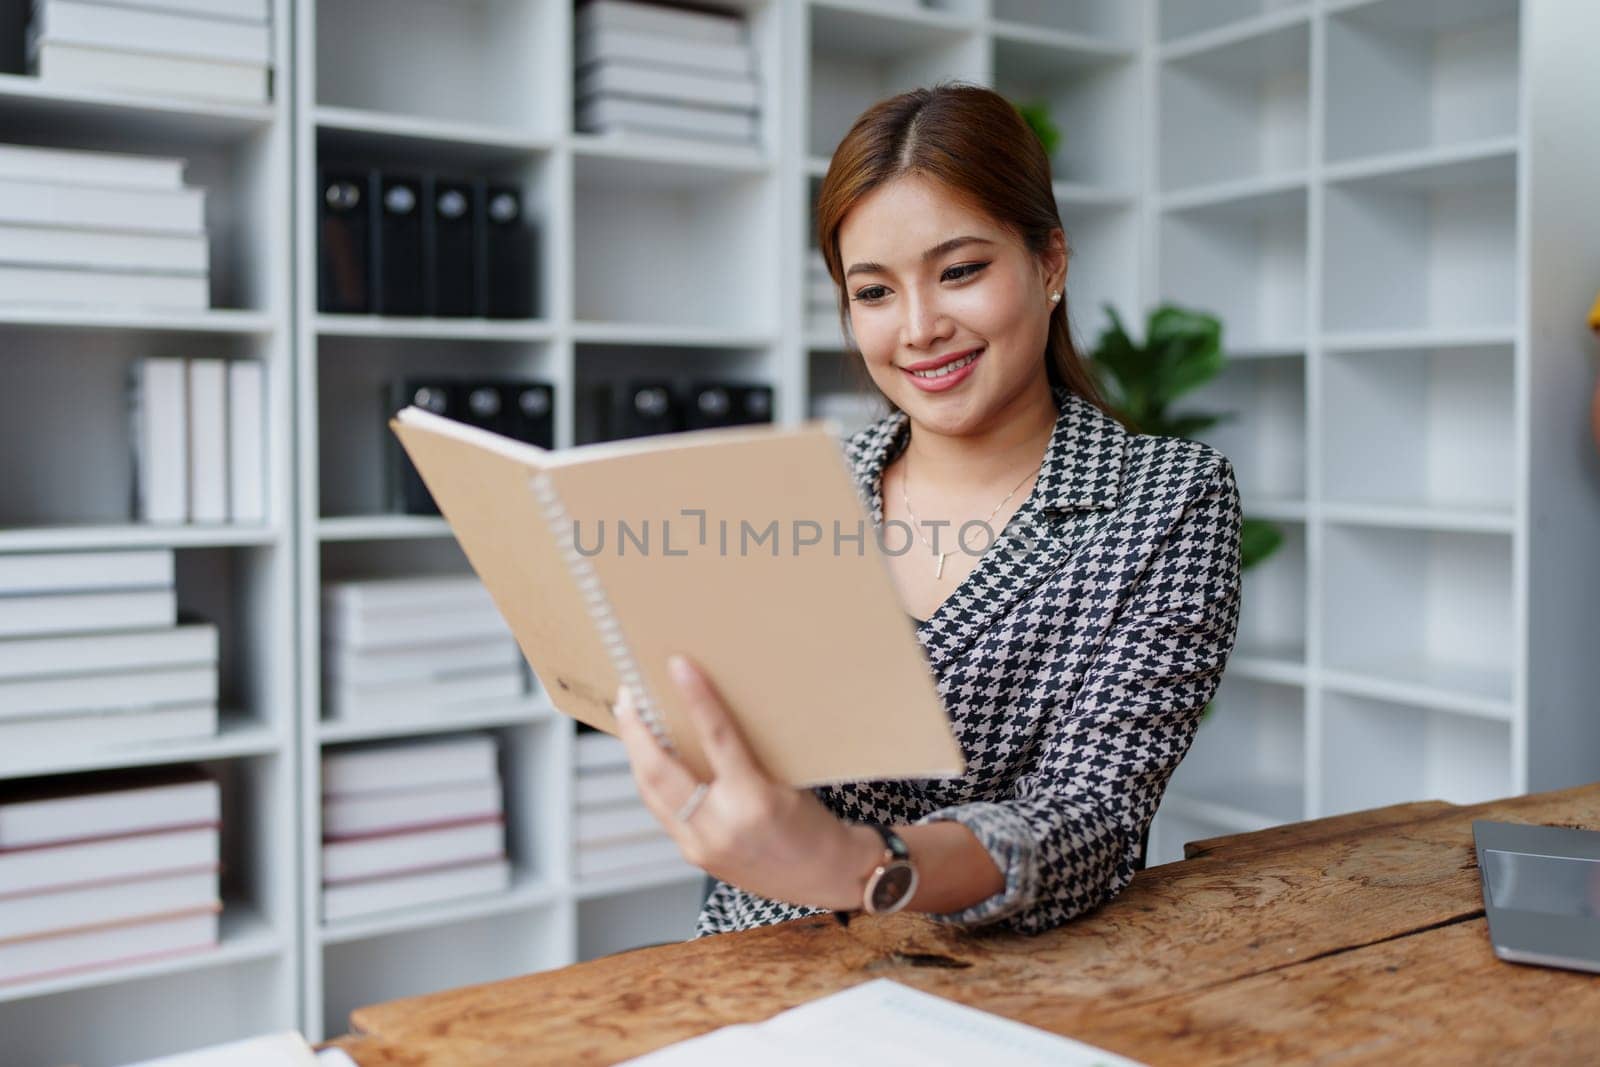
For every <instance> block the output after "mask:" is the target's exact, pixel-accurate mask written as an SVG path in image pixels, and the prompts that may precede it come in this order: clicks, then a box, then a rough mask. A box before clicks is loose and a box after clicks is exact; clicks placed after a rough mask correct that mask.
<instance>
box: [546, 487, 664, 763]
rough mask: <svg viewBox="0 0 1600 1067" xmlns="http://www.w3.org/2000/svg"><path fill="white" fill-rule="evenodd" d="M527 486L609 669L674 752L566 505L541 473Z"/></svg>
mask: <svg viewBox="0 0 1600 1067" xmlns="http://www.w3.org/2000/svg"><path fill="white" fill-rule="evenodd" d="M528 486H529V488H530V489H531V490H532V491H533V496H534V499H535V500H537V501H538V503H539V507H540V509H541V510H542V511H543V512H544V517H545V521H546V522H548V523H549V524H550V528H551V530H552V532H554V534H555V537H556V543H557V544H558V545H560V546H561V554H562V556H563V557H565V559H566V563H567V569H568V570H569V571H571V572H572V577H573V579H574V580H575V581H576V582H577V583H578V591H579V592H580V593H581V594H582V595H583V600H584V603H585V605H586V606H587V607H588V609H589V617H590V618H591V619H593V620H594V623H595V626H597V627H598V628H599V630H600V640H601V643H602V644H604V645H605V648H606V655H608V656H610V657H611V665H612V667H613V668H615V669H616V672H617V676H618V677H619V678H621V679H622V684H623V685H625V686H627V687H628V688H629V689H631V690H632V691H633V696H634V706H635V707H636V708H638V711H639V720H640V721H641V722H643V723H644V724H645V726H646V727H647V728H648V729H649V730H650V733H651V734H653V735H654V736H655V739H656V742H657V743H658V744H660V745H661V747H662V748H663V749H665V750H666V751H668V752H673V751H675V750H676V749H675V746H674V745H673V743H672V737H671V735H670V734H668V733H667V727H666V723H664V722H663V721H662V719H661V715H660V713H659V711H658V710H657V708H656V705H655V702H654V701H653V700H651V699H650V695H649V693H648V691H647V690H646V689H645V687H644V675H643V674H642V673H641V672H640V670H639V663H638V661H637V660H635V659H634V658H633V652H632V651H631V650H630V649H629V648H628V643H627V642H626V641H625V640H624V639H623V637H622V627H621V626H619V625H618V624H617V617H616V614H615V612H613V611H612V610H611V601H610V600H608V599H607V598H606V592H605V590H604V589H603V588H601V586H600V577H599V575H597V574H596V573H595V570H594V565H593V564H592V563H590V562H589V559H588V557H586V556H585V555H584V554H583V553H581V552H579V551H578V549H577V546H576V545H575V544H574V543H573V539H572V517H571V516H570V515H568V514H567V509H566V506H565V505H563V504H562V503H561V498H560V497H559V496H557V495H556V490H555V485H554V484H553V483H552V482H551V479H550V475H549V474H547V473H546V472H544V471H540V472H538V473H537V474H534V475H533V477H531V478H530V479H529V480H528Z"/></svg>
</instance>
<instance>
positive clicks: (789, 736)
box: [390, 408, 964, 786]
mask: <svg viewBox="0 0 1600 1067" xmlns="http://www.w3.org/2000/svg"><path fill="white" fill-rule="evenodd" d="M390 427H391V428H392V429H393V431H394V433H395V434H396V435H397V436H398V437H399V439H400V441H401V444H402V445H403V446H404V447H405V450H406V452H407V453H408V454H409V455H410V457H411V460H412V462H413V463H414V464H415V465H416V468H417V470H418V472H419V473H420V474H421V475H422V480H423V482H424V484H426V485H427V487H428V489H429V491H430V492H431V493H432V494H433V497H434V500H435V501H436V502H437V503H438V505H439V510H440V512H441V513H442V514H443V515H444V517H445V519H446V521H448V522H449V524H450V527H451V529H452V530H453V531H454V533H455V536H456V540H457V541H458V542H459V543H460V545H461V548H462V550H463V551H464V552H465V553H466V556H467V559H468V560H469V562H470V563H471V564H472V567H473V569H474V570H476V571H477V573H478V576H479V577H480V578H481V579H482V580H483V583H484V585H485V586H487V587H488V590H489V593H490V595H491V596H492V597H493V598H494V602H495V604H496V605H497V606H498V607H499V609H500V611H501V613H502V614H504V615H505V617H506V621H507V622H508V623H509V624H510V626H511V630H512V632H513V633H514V634H515V635H516V638H517V643H518V644H519V645H520V646H521V648H522V652H523V655H525V656H526V657H527V658H528V662H529V663H530V664H531V665H532V667H533V669H534V671H535V672H536V673H537V674H538V676H539V680H540V682H541V683H542V684H543V686H544V688H545V690H546V691H547V692H548V693H549V696H550V699H551V701H552V703H554V704H555V706H556V708H557V709H558V710H560V711H562V712H564V713H565V714H567V715H570V716H572V717H573V718H575V719H578V720H580V721H582V722H586V723H588V724H590V725H591V726H595V727H598V728H599V729H601V730H605V731H606V732H608V733H615V732H616V724H615V720H614V719H613V718H612V714H611V707H612V700H613V697H614V696H615V694H616V690H617V686H618V684H619V682H620V681H622V680H624V679H626V680H627V681H628V682H629V684H631V685H633V686H634V687H635V693H636V695H637V697H638V699H639V700H640V710H641V713H642V715H643V717H644V718H645V719H646V720H647V721H649V722H651V723H652V726H653V728H654V729H655V730H656V731H657V733H658V736H663V737H664V738H665V739H666V740H667V741H668V743H669V744H670V746H671V747H672V748H673V750H674V751H675V752H676V753H677V755H678V756H679V757H680V758H681V759H683V761H684V762H685V763H686V764H687V765H688V766H689V767H690V769H691V770H693V771H694V773H695V774H697V775H699V776H700V777H702V778H705V777H709V770H708V768H707V766H706V763H705V759H704V756H703V754H702V753H701V751H700V747H699V744H698V742H697V736H696V734H695V731H694V730H693V728H692V725H691V724H690V722H689V721H688V720H687V718H686V717H685V716H686V712H685V709H684V707H683V703H682V700H681V697H680V695H679V693H678V689H677V686H676V685H674V684H673V683H672V680H671V678H670V677H669V676H668V674H667V669H666V664H667V657H668V656H669V655H670V654H671V653H673V652H683V653H685V654H687V655H689V656H690V657H691V658H693V659H694V660H695V661H696V662H698V663H699V664H701V666H702V667H704V668H705V670H706V672H707V673H708V674H709V675H710V677H711V678H712V680H713V681H714V682H715V683H716V685H717V686H718V688H719V689H720V690H721V692H722V695H723V698H724V699H725V700H726V702H727V704H728V706H729V708H730V709H731V710H732V712H733V714H734V716H735V717H736V719H737V720H738V722H739V725H740V727H741V729H742V731H743V733H744V736H745V738H746V739H747V740H748V742H749V743H750V745H751V747H752V749H753V750H754V752H755V754H756V756H757V758H758V759H760V761H761V763H762V765H763V766H764V767H765V768H766V769H767V771H768V773H770V774H771V775H772V776H773V777H775V778H777V779H779V780H781V781H785V782H788V783H790V784H792V785H796V786H809V785H820V784H824V783H830V782H846V781H862V780H873V779H889V778H939V777H949V776H954V775H958V774H960V773H961V771H962V770H963V767H964V764H963V759H962V755H961V749H960V747H959V746H958V745H957V743H956V741H955V738H954V736H953V735H952V733H951V729H950V722H949V719H948V717H947V715H946V714H945V710H944V706H943V702H942V701H941V699H940V697H939V693H938V690H937V688H936V686H935V684H934V678H933V675H932V672H931V671H930V669H929V667H928V664H927V661H926V659H925V658H924V656H923V652H922V647H921V645H920V644H919V643H918V641H917V637H916V633H915V630H914V627H913V624H912V623H911V621H910V619H909V618H908V616H907V614H906V611H905V609H904V607H903V606H902V604H901V602H900V598H899V594H898V592H897V591H896V589H895V587H894V583H893V581H892V579H891V577H890V574H889V570H888V567H887V566H886V565H885V563H884V560H883V557H882V556H881V554H880V552H879V548H878V544H877V540H876V535H875V531H874V529H873V526H872V522H871V519H870V518H869V517H868V515H867V514H866V512H865V510H864V509H863V508H862V506H861V500H860V498H859V497H858V496H857V494H856V490H855V486H854V483H853V481H852V479H851V477H850V472H849V470H848V467H847V465H846V462H845V458H844V454H843V451H842V449H841V448H840V446H839V442H838V439H837V438H836V437H835V436H834V432H833V431H832V429H831V428H830V426H829V425H828V424H827V423H824V422H822V421H818V420H813V421H811V422H808V423H805V424H802V425H801V426H799V427H795V428H780V427H775V426H752V427H730V428H726V429H713V430H695V431H690V432H687V433H678V434H670V435H663V436H658V437H649V438H636V439H632V440H626V441H615V442H607V443H603V444H594V445H582V446H579V447H576V448H570V449H562V450H555V451H550V450H546V449H541V448H538V447H536V446H533V445H530V444H525V443H523V442H519V441H513V440H511V439H509V438H505V437H501V436H499V435H497V434H493V433H489V432H488V431H485V430H481V429H478V428H476V427H471V426H466V425H464V424H462V423H458V422H455V421H453V420H450V419H445V418H441V417H440V416H437V415H434V414H432V413H430V412H426V411H422V410H420V409H417V408H406V409H404V410H402V411H401V412H400V413H399V414H398V415H396V416H395V417H394V418H393V419H391V420H390ZM836 524H837V525H836ZM836 529H837V531H838V536H837V537H836V536H835V530H836ZM858 534H859V537H857V535H858Z"/></svg>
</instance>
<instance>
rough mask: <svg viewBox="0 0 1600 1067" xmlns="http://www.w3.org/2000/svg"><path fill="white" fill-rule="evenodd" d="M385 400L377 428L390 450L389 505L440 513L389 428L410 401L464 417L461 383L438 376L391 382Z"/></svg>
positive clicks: (449, 415) (407, 511)
mask: <svg viewBox="0 0 1600 1067" xmlns="http://www.w3.org/2000/svg"><path fill="white" fill-rule="evenodd" d="M383 399H384V405H383V417H382V418H381V419H380V420H379V421H378V427H379V432H381V433H382V434H383V436H384V447H385V448H386V449H387V450H388V452H389V500H390V504H389V506H390V508H391V509H394V510H398V511H400V512H402V513H404V514H406V515H437V514H439V505H438V504H436V503H434V500H433V494H432V493H430V492H428V487H427V486H426V485H424V484H423V481H422V476H421V475H420V474H418V473H417V468H416V467H415V466H413V465H412V463H411V458H410V457H409V456H407V455H406V452H405V449H404V448H402V447H401V445H400V442H399V439H398V438H396V437H395V435H394V434H393V433H391V432H390V431H389V429H388V423H389V419H390V418H391V417H392V416H393V415H394V413H395V412H396V411H399V410H400V409H401V408H403V407H406V406H407V405H411V404H414V405H416V406H417V407H419V408H422V409H423V410H424V411H431V412H432V413H433V414H435V415H443V416H444V417H445V418H449V419H462V420H465V414H464V409H465V404H464V403H463V402H462V401H463V398H462V396H461V388H460V384H459V383H457V382H455V381H449V380H444V379H439V378H427V379H423V378H407V379H405V380H404V381H397V382H393V383H391V385H390V387H389V389H388V390H386V391H385V393H384V398H383Z"/></svg>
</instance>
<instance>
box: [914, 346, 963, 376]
mask: <svg viewBox="0 0 1600 1067" xmlns="http://www.w3.org/2000/svg"><path fill="white" fill-rule="evenodd" d="M977 358H978V353H976V352H974V353H972V355H970V356H962V357H961V358H960V359H958V360H956V361H955V362H954V363H946V364H945V365H944V366H942V367H935V368H934V369H933V370H914V371H912V372H911V373H912V374H915V375H916V376H917V377H918V378H943V377H944V376H945V375H946V374H951V373H953V372H955V371H958V370H960V369H961V368H962V367H965V366H966V365H967V364H968V363H971V362H972V361H973V360H975V359H977Z"/></svg>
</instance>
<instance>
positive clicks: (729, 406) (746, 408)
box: [684, 382, 772, 430]
mask: <svg viewBox="0 0 1600 1067" xmlns="http://www.w3.org/2000/svg"><path fill="white" fill-rule="evenodd" d="M771 421H772V387H771V386H769V385H743V384H740V383H738V382H696V383H694V384H693V385H691V386H690V387H689V403H688V407H687V411H686V414H685V420H684V429H688V430H705V429H711V428H713V427H717V426H744V425H748V424H750V423H758V422H771Z"/></svg>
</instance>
